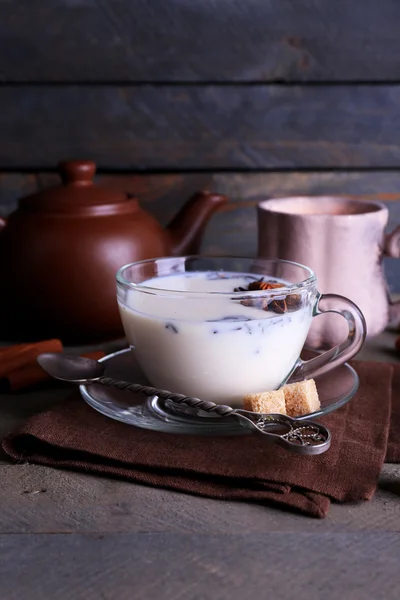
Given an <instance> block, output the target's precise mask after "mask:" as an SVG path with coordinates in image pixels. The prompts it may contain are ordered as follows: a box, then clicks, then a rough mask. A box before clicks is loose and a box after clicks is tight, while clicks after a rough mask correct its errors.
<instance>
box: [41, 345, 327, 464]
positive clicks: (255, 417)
mask: <svg viewBox="0 0 400 600" xmlns="http://www.w3.org/2000/svg"><path fill="white" fill-rule="evenodd" d="M37 362H38V363H39V365H40V366H41V367H42V369H44V370H45V371H46V372H47V373H48V374H49V375H51V377H53V378H54V379H60V380H62V381H68V382H70V383H77V384H79V385H83V384H84V385H90V384H94V383H96V384H101V385H105V386H109V387H115V388H117V389H119V390H125V391H127V392H134V393H141V394H145V395H146V396H157V397H158V398H160V399H162V400H172V401H173V402H174V403H176V404H184V405H186V406H189V407H190V408H196V409H198V410H199V409H200V410H203V411H205V412H208V413H210V412H213V413H216V414H217V415H219V416H220V417H227V416H233V417H236V418H237V419H238V420H239V421H241V422H242V423H246V424H247V425H249V424H250V425H251V427H253V428H255V429H256V430H257V431H258V432H259V433H262V434H263V435H264V436H265V439H266V440H268V441H269V442H271V443H275V444H279V445H280V446H282V447H284V448H286V449H287V450H290V451H292V452H295V453H297V454H321V453H322V452H325V451H326V450H328V448H329V446H330V445H331V434H330V432H329V430H328V429H327V428H326V427H324V426H323V425H320V424H319V423H316V422H314V421H310V420H301V421H299V420H297V419H293V418H292V417H288V416H286V415H280V414H263V413H255V412H251V411H248V410H242V409H237V408H231V407H230V406H227V405H225V404H215V403H214V402H206V401H204V400H200V399H199V398H192V397H189V396H185V395H183V394H175V393H173V392H168V391H167V390H160V389H158V388H154V387H151V386H148V385H142V384H140V383H129V382H127V381H121V380H118V379H112V378H111V377H106V376H105V375H104V373H105V368H106V365H105V363H101V362H98V361H97V360H92V359H90V358H85V357H83V356H75V355H71V354H63V353H58V352H57V353H56V352H48V353H44V354H39V356H38V357H37Z"/></svg>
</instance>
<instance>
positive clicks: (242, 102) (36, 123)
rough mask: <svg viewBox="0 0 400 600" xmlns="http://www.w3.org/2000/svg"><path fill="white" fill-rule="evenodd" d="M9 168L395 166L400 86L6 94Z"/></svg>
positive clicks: (0, 150) (19, 90)
mask: <svg viewBox="0 0 400 600" xmlns="http://www.w3.org/2000/svg"><path fill="white" fill-rule="evenodd" d="M0 106H1V107H2V110H1V111H0V134H1V139H2V140H7V143H6V144H3V145H2V146H1V147H0V166H1V168H2V169H3V170H4V169H7V168H23V169H25V168H34V169H40V168H45V169H47V168H53V167H54V163H55V161H57V160H60V159H65V158H69V157H85V156H86V157H91V158H92V159H93V160H95V161H96V162H97V163H98V165H99V168H113V169H131V170H149V169H152V170H157V169H163V170H175V171H179V170H191V169H192V170H193V169H207V170H218V169H227V168H229V169H231V170H234V169H248V170H251V169H272V170H273V169H277V168H287V169H296V168H301V169H302V168H310V169H311V168H325V167H329V168H340V167H345V168H348V167H353V168H357V167H363V168H364V167H371V168H372V167H393V168H397V166H398V164H399V163H400V137H399V123H400V86H395V85H382V86H369V85H360V86H356V87H352V86H329V85H328V86H289V87H288V86H280V85H255V86H243V85H234V86H216V85H205V86H201V85H200V86H198V85H195V86H184V85H177V86H170V85H167V86H161V87H157V86H152V85H145V86H111V87H110V86H104V85H100V86H91V87H79V86H74V85H71V86H61V87H58V86H56V87H52V86H46V85H44V86H16V87H15V86H5V87H2V88H0Z"/></svg>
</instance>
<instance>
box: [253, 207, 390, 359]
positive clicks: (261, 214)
mask: <svg viewBox="0 0 400 600" xmlns="http://www.w3.org/2000/svg"><path fill="white" fill-rule="evenodd" d="M257 209H258V256H260V257H265V258H280V259H287V260H291V261H296V262H299V263H302V264H304V265H307V266H308V267H310V268H311V269H312V270H313V271H314V272H315V273H316V275H317V278H318V282H319V289H320V292H321V293H326V292H328V290H329V291H330V292H332V293H335V294H339V295H342V296H346V297H347V298H350V299H351V300H352V301H353V302H354V303H355V304H357V305H358V306H359V308H360V309H361V311H362V312H363V314H364V317H365V320H366V323H367V337H373V336H375V335H377V334H379V333H381V332H382V331H383V330H384V329H385V327H386V326H387V325H388V324H389V322H392V321H395V320H398V318H399V317H400V303H395V302H393V301H392V300H391V298H390V295H389V290H388V286H387V282H386V279H385V274H384V269H383V264H382V261H383V258H384V257H385V256H389V257H392V258H399V257H400V226H398V227H396V228H395V229H394V231H393V232H392V233H391V234H389V235H387V234H386V233H385V227H386V225H387V221H388V216H389V211H388V209H387V208H386V206H385V205H384V204H382V203H380V202H370V201H359V200H353V199H352V198H346V197H334V196H326V197H325V196H323V197H318V196H313V197H311V196H303V197H293V198H280V199H269V200H264V201H262V202H260V203H259V204H258V207H257ZM341 321H342V319H339V317H337V316H336V315H329V316H325V317H324V318H323V319H314V323H313V326H312V328H311V330H310V333H309V336H308V338H307V344H308V345H310V346H312V347H315V348H318V347H324V346H326V345H331V344H337V343H339V342H340V341H341V340H343V339H344V337H345V336H346V328H343V323H342V322H341Z"/></svg>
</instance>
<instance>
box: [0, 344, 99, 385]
mask: <svg viewBox="0 0 400 600" xmlns="http://www.w3.org/2000/svg"><path fill="white" fill-rule="evenodd" d="M82 356H85V357H86V358H91V359H93V360H98V359H99V358H102V357H103V356H104V352H102V351H100V350H98V351H95V352H88V353H86V354H82ZM0 360H1V355H0ZM51 379H52V378H51V377H50V375H48V373H46V371H44V370H43V369H42V367H41V366H40V365H39V364H38V363H37V362H36V358H35V359H33V361H31V362H30V363H29V364H27V365H25V366H24V367H22V368H20V369H16V370H13V371H10V372H9V373H7V374H6V375H5V377H3V379H2V381H1V388H2V389H4V390H5V391H7V392H17V391H21V390H24V389H27V388H31V387H36V386H37V385H38V384H39V383H43V382H45V381H50V380H51Z"/></svg>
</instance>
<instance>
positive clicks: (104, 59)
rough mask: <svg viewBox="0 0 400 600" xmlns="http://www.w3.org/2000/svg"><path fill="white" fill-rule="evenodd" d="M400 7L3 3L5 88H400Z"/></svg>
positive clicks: (322, 1)
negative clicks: (291, 84)
mask: <svg viewBox="0 0 400 600" xmlns="http://www.w3.org/2000/svg"><path fill="white" fill-rule="evenodd" d="M399 21H400V5H399V3H398V2H397V1H396V0H381V1H380V2H376V0H363V1H362V2H349V1H348V0H347V1H346V0H335V1H334V2H332V0H313V1H311V0H303V1H301V2H299V1H298V0H285V1H282V0H247V1H246V2H243V1H241V0H219V1H218V2H215V1H213V0H168V2H165V0H153V1H151V2H150V1H149V0H135V2H132V1H131V0H118V1H117V2H105V1H104V0H19V1H18V2H11V1H4V0H3V1H2V2H0V40H1V42H0V49H1V52H0V79H1V80H3V81H54V82H59V81H70V82H73V81H84V82H86V81H109V82H112V81H188V82H191V81H271V80H273V81H279V80H282V81H321V80H323V81H327V80H330V81H357V80H358V81H360V80H364V81H371V80H376V81H378V80H379V81H383V80H386V81H389V80H390V81H398V80H399V73H400V39H399V35H398V23H399Z"/></svg>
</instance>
